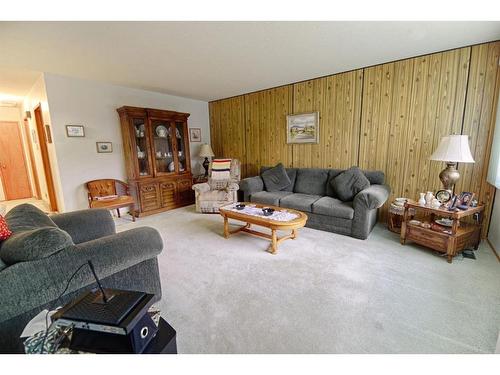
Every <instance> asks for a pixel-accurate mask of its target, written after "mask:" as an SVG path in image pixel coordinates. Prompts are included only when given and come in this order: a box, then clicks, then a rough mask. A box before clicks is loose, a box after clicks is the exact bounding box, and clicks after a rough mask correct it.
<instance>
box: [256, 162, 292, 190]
mask: <svg viewBox="0 0 500 375" xmlns="http://www.w3.org/2000/svg"><path fill="white" fill-rule="evenodd" d="M261 177H262V181H264V186H265V188H266V190H267V191H269V192H273V191H280V190H283V189H285V188H286V187H288V186H289V185H290V184H291V183H292V181H291V180H290V178H289V177H288V174H287V173H286V171H285V167H283V164H281V163H279V164H278V165H276V166H275V167H273V168H269V169H268V170H266V171H264V172H262V174H261Z"/></svg>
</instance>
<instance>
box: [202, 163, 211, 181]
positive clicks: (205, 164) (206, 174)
mask: <svg viewBox="0 0 500 375" xmlns="http://www.w3.org/2000/svg"><path fill="white" fill-rule="evenodd" d="M202 165H203V168H205V177H208V167H209V166H210V162H209V161H208V158H205V160H204V161H203V164H202Z"/></svg>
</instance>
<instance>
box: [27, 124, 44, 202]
mask: <svg viewBox="0 0 500 375" xmlns="http://www.w3.org/2000/svg"><path fill="white" fill-rule="evenodd" d="M23 123H24V135H25V136H26V143H27V144H28V153H29V158H30V164H31V174H32V176H33V184H34V185H35V186H34V187H35V189H34V191H33V189H31V190H32V193H33V195H34V197H35V198H37V199H42V191H41V190H40V181H39V180H38V171H37V169H36V160H35V153H34V151H33V137H32V136H31V127H30V123H29V121H28V119H27V118H25V119H24V120H23Z"/></svg>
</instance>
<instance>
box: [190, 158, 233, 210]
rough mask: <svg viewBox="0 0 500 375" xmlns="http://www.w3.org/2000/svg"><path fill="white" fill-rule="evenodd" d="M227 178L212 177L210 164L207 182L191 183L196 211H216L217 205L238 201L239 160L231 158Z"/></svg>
mask: <svg viewBox="0 0 500 375" xmlns="http://www.w3.org/2000/svg"><path fill="white" fill-rule="evenodd" d="M229 176H230V177H229V179H223V180H220V179H214V178H212V164H210V168H209V177H208V182H204V183H202V184H195V185H193V190H194V191H195V198H196V211H197V212H202V213H217V212H219V207H222V206H225V205H228V204H230V203H234V202H237V201H238V189H239V185H238V182H239V181H240V177H241V175H240V162H239V160H237V159H231V167H230V172H229Z"/></svg>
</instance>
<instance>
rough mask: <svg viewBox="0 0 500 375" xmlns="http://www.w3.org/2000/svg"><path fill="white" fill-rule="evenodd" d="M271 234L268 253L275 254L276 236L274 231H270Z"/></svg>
mask: <svg viewBox="0 0 500 375" xmlns="http://www.w3.org/2000/svg"><path fill="white" fill-rule="evenodd" d="M271 232H272V239H271V246H270V250H271V251H270V253H271V254H276V252H277V251H278V238H277V236H276V230H275V229H271Z"/></svg>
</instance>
